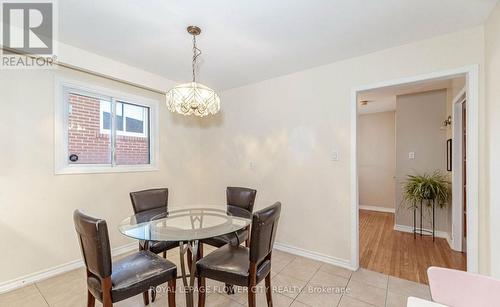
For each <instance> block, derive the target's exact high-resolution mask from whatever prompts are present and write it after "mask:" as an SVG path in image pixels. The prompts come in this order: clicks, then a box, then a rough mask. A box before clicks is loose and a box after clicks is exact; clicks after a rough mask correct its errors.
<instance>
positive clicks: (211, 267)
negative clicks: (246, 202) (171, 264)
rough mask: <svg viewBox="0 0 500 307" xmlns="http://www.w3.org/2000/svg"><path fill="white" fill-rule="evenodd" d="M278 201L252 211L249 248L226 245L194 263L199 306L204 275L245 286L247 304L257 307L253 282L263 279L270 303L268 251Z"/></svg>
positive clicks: (275, 219)
mask: <svg viewBox="0 0 500 307" xmlns="http://www.w3.org/2000/svg"><path fill="white" fill-rule="evenodd" d="M280 212H281V203H279V202H277V203H275V204H274V205H272V206H270V207H267V208H265V209H263V210H260V211H258V212H255V213H254V215H253V218H252V228H251V235H250V248H247V247H243V246H241V245H231V244H226V245H224V246H223V247H221V248H219V249H217V250H216V251H214V252H212V253H210V254H208V255H207V256H206V257H205V258H203V259H201V260H199V261H198V262H197V263H196V269H197V274H198V277H199V278H198V289H199V294H198V295H199V298H198V307H204V306H205V295H206V291H205V290H206V281H205V279H206V278H209V279H214V280H218V281H220V282H224V283H226V284H231V285H238V286H244V287H248V306H249V307H256V302H255V292H256V285H257V284H258V283H260V282H261V281H262V280H263V279H265V283H266V297H267V306H272V305H273V303H272V295H271V292H272V290H271V274H270V273H271V254H272V251H273V245H274V238H275V236H276V230H277V228H278V220H279V216H280Z"/></svg>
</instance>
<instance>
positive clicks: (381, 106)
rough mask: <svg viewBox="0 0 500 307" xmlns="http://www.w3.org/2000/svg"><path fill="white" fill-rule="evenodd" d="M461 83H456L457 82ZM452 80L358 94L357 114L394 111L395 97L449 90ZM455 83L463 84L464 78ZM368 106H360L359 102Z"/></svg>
mask: <svg viewBox="0 0 500 307" xmlns="http://www.w3.org/2000/svg"><path fill="white" fill-rule="evenodd" d="M459 79H460V80H461V81H458V80H459ZM453 80H454V79H444V80H430V81H422V82H415V83H409V84H403V85H395V86H388V87H383V88H378V89H374V90H368V91H364V92H360V93H358V114H371V113H379V112H389V111H395V110H396V96H399V95H406V94H414V93H422V92H427V91H434V90H441V89H450V88H451V87H452V85H453ZM456 80H457V81H456V83H458V84H465V77H457V78H456ZM363 100H368V104H366V105H361V101H363Z"/></svg>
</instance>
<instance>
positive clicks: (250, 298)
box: [248, 285, 257, 307]
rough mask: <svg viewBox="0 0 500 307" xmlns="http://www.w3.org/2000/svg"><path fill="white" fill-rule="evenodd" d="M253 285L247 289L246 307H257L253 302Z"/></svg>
mask: <svg viewBox="0 0 500 307" xmlns="http://www.w3.org/2000/svg"><path fill="white" fill-rule="evenodd" d="M255 291H256V289H255V285H253V286H252V285H250V286H249V287H248V307H257V305H256V302H255Z"/></svg>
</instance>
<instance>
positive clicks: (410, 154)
mask: <svg viewBox="0 0 500 307" xmlns="http://www.w3.org/2000/svg"><path fill="white" fill-rule="evenodd" d="M408 159H410V160H415V152H413V151H411V152H409V153H408Z"/></svg>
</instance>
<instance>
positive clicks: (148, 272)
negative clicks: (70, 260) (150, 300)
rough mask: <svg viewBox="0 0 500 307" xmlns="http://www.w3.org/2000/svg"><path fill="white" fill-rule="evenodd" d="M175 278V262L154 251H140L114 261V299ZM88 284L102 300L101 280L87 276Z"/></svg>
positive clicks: (129, 295) (133, 294)
mask: <svg viewBox="0 0 500 307" xmlns="http://www.w3.org/2000/svg"><path fill="white" fill-rule="evenodd" d="M174 278H177V267H176V266H175V264H173V263H172V262H170V261H168V260H166V259H163V258H161V257H159V256H158V255H155V254H153V253H152V252H149V251H139V252H137V253H134V254H132V255H129V256H126V257H124V258H122V259H120V260H118V261H115V262H114V263H113V273H112V274H111V283H112V289H111V298H112V301H113V302H119V301H121V300H124V299H127V298H129V297H132V296H135V295H137V294H140V293H143V292H145V291H146V290H148V289H149V288H150V287H155V286H158V285H160V284H163V283H165V282H167V281H169V280H172V279H174ZM87 284H88V287H89V290H90V292H91V293H92V294H93V295H94V297H96V298H97V299H98V300H99V301H102V289H101V285H100V282H99V280H98V279H97V278H95V277H92V276H91V277H89V278H87Z"/></svg>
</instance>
